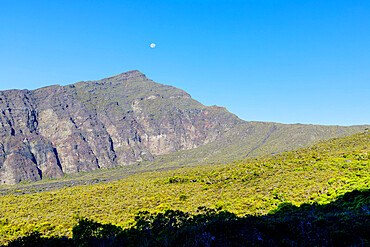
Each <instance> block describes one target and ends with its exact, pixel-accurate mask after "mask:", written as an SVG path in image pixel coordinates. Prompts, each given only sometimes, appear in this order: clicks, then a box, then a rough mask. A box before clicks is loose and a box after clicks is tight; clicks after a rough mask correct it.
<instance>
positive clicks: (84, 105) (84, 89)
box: [0, 71, 242, 184]
mask: <svg viewBox="0 0 370 247" xmlns="http://www.w3.org/2000/svg"><path fill="white" fill-rule="evenodd" d="M241 122H242V121H241V120H240V119H238V118H237V117H236V116H234V115H233V114H231V113H229V112H228V111H227V110H226V109H223V108H218V107H205V106H203V105H202V104H200V103H199V102H197V101H195V100H193V99H192V98H191V97H190V95H189V94H187V93H186V92H184V91H182V90H180V89H177V88H174V87H171V86H166V85H162V84H158V83H155V82H153V81H151V80H149V79H147V78H146V77H145V75H144V74H142V73H140V72H139V71H130V72H126V73H123V74H120V75H117V76H114V77H110V78H106V79H103V80H100V81H89V82H79V83H75V84H72V85H68V86H50V87H46V88H41V89H37V90H33V91H28V90H9V91H3V92H0V123H1V125H0V183H1V184H15V183H19V182H21V181H37V180H40V179H42V178H43V177H48V178H57V177H61V176H63V174H64V173H67V174H76V173H78V172H81V171H84V172H88V171H92V170H95V169H98V168H109V167H115V166H117V165H127V164H133V163H135V162H137V161H141V160H151V159H153V155H158V154H166V153H171V152H174V151H177V150H186V149H192V148H195V147H198V146H201V145H203V144H206V143H209V142H212V141H214V140H216V139H217V138H218V136H220V134H221V133H222V132H224V130H225V129H228V128H231V127H233V126H235V125H237V124H238V123H241Z"/></svg>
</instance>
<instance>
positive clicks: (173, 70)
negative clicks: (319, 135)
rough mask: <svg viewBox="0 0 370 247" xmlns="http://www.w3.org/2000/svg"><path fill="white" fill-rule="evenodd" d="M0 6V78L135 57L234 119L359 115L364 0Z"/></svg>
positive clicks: (367, 56) (366, 42)
mask: <svg viewBox="0 0 370 247" xmlns="http://www.w3.org/2000/svg"><path fill="white" fill-rule="evenodd" d="M0 13H1V15H0V90H5V89H11V88H17V89H23V88H27V89H35V88H39V87H42V86H46V85H51V84H60V85H66V84H71V83H74V82H77V81H81V80H98V79H102V78H105V77H108V76H112V75H116V74H119V73H122V72H125V71H128V70H132V69H138V70H140V71H141V72H143V73H144V74H146V75H147V77H149V78H151V79H153V80H154V81H156V82H160V83H163V84H169V85H173V86H175V87H178V88H181V89H184V90H185V91H187V92H188V93H190V94H191V95H192V97H193V98H194V99H196V100H198V101H200V102H201V103H203V104H205V105H214V104H216V105H219V106H225V107H226V108H227V109H228V110H229V111H230V112H232V113H235V114H236V115H238V116H239V117H240V118H242V119H244V120H251V121H272V122H281V123H310V124H333V125H352V124H370V107H369V106H370V96H369V95H370V1H368V0H363V1H357V0H350V1H349V0H336V1H325V0H310V1H307V0H305V1H304V0H291V1H285V0H240V1H238V0H235V1H232V0H228V1H226V0H225V1H217V0H214V1H209V0H198V1H195V0H194V1H185V0H183V1H180V0H178V1H176V0H172V1H156V0H150V1H140V0H137V1H109V0H108V1H78V0H75V1H69V0H63V1H57V0H53V1H47V0H44V1H37V0H32V1H29V0H26V1H17V0H14V1H10V0H9V1H6V0H0ZM151 42H155V43H156V44H157V47H156V48H154V49H151V48H150V47H149V45H150V43H151Z"/></svg>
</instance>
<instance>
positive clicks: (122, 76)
mask: <svg viewBox="0 0 370 247" xmlns="http://www.w3.org/2000/svg"><path fill="white" fill-rule="evenodd" d="M135 77H145V74H143V73H141V72H140V71H138V70H130V71H127V72H124V73H121V74H118V75H115V76H111V77H108V78H105V79H103V80H107V79H129V78H130V79H132V78H135Z"/></svg>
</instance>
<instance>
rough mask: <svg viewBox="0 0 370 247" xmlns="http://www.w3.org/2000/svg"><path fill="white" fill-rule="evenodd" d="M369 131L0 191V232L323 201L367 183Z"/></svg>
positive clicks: (63, 229) (55, 230)
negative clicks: (260, 152)
mask: <svg viewBox="0 0 370 247" xmlns="http://www.w3.org/2000/svg"><path fill="white" fill-rule="evenodd" d="M369 149H370V133H369V132H366V133H360V134H355V135H352V136H349V137H344V138H336V139H332V140H330V141H325V142H321V143H318V144H317V145H315V146H312V147H310V148H304V149H300V150H297V151H291V152H286V153H282V154H278V155H275V156H272V157H267V158H260V159H247V160H242V161H237V162H234V163H232V164H227V165H216V166H203V167H198V168H183V169H178V170H172V171H162V172H152V173H142V174H135V175H132V176H129V177H127V178H126V179H124V180H120V181H115V182H110V183H105V184H103V183H101V184H96V185H90V186H76V187H70V188H63V189H60V190H58V191H52V192H44V193H35V194H28V195H7V196H2V197H1V205H0V218H1V222H0V236H2V237H1V241H9V240H10V239H14V238H15V237H17V236H21V235H24V234H25V233H26V232H29V231H33V230H38V231H41V232H42V233H44V234H46V235H53V234H58V235H67V236H70V233H71V232H70V231H71V227H72V226H73V225H74V224H76V222H77V218H78V217H81V216H83V217H88V218H91V219H94V220H97V221H99V222H102V223H113V224H116V225H120V226H124V227H127V226H130V225H131V224H132V223H133V222H134V221H133V217H134V215H136V214H137V212H139V211H140V210H143V209H147V210H148V211H150V212H160V211H164V210H166V209H168V208H173V209H180V210H183V211H189V212H195V210H196V209H197V207H198V206H207V207H211V208H212V207H223V208H224V209H226V210H229V211H231V212H234V213H236V214H237V215H244V214H247V213H248V214H257V215H260V214H265V213H267V212H268V211H270V210H274V209H276V207H277V205H278V204H279V203H281V202H287V201H289V202H292V203H293V204H295V205H300V204H302V203H307V202H308V203H310V202H314V201H316V202H318V203H328V202H331V201H332V200H334V199H335V198H336V197H338V196H339V195H342V194H344V193H345V192H347V191H351V190H354V189H369V188H370V166H369V163H370V153H369V151H370V150H369Z"/></svg>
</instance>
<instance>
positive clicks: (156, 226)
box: [8, 190, 370, 246]
mask: <svg viewBox="0 0 370 247" xmlns="http://www.w3.org/2000/svg"><path fill="white" fill-rule="evenodd" d="M135 220H136V225H135V226H133V227H131V228H129V229H124V230H122V229H121V228H120V227H117V226H114V225H111V224H100V223H97V222H94V221H91V220H88V219H81V220H80V221H79V223H78V224H77V225H76V226H75V227H74V228H73V239H66V238H43V237H42V236H40V234H38V233H33V234H31V235H29V236H26V237H22V238H19V239H17V240H14V241H12V242H11V243H9V245H8V246H370V190H364V191H357V190H355V191H352V192H348V193H346V194H345V195H343V196H340V197H339V198H338V199H337V200H336V201H334V202H332V203H330V204H326V205H318V204H303V205H301V206H300V207H296V206H293V205H291V204H289V203H282V204H280V205H279V207H278V209H277V210H275V212H271V213H269V214H268V215H265V216H248V215H247V216H245V217H237V216H236V215H235V214H233V213H230V212H227V211H223V210H221V209H217V210H215V209H207V208H204V207H201V208H199V212H198V214H195V215H191V214H189V213H185V212H182V211H174V210H168V211H166V212H165V213H159V214H150V213H149V212H141V213H139V214H138V215H137V216H136V218H135Z"/></svg>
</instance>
